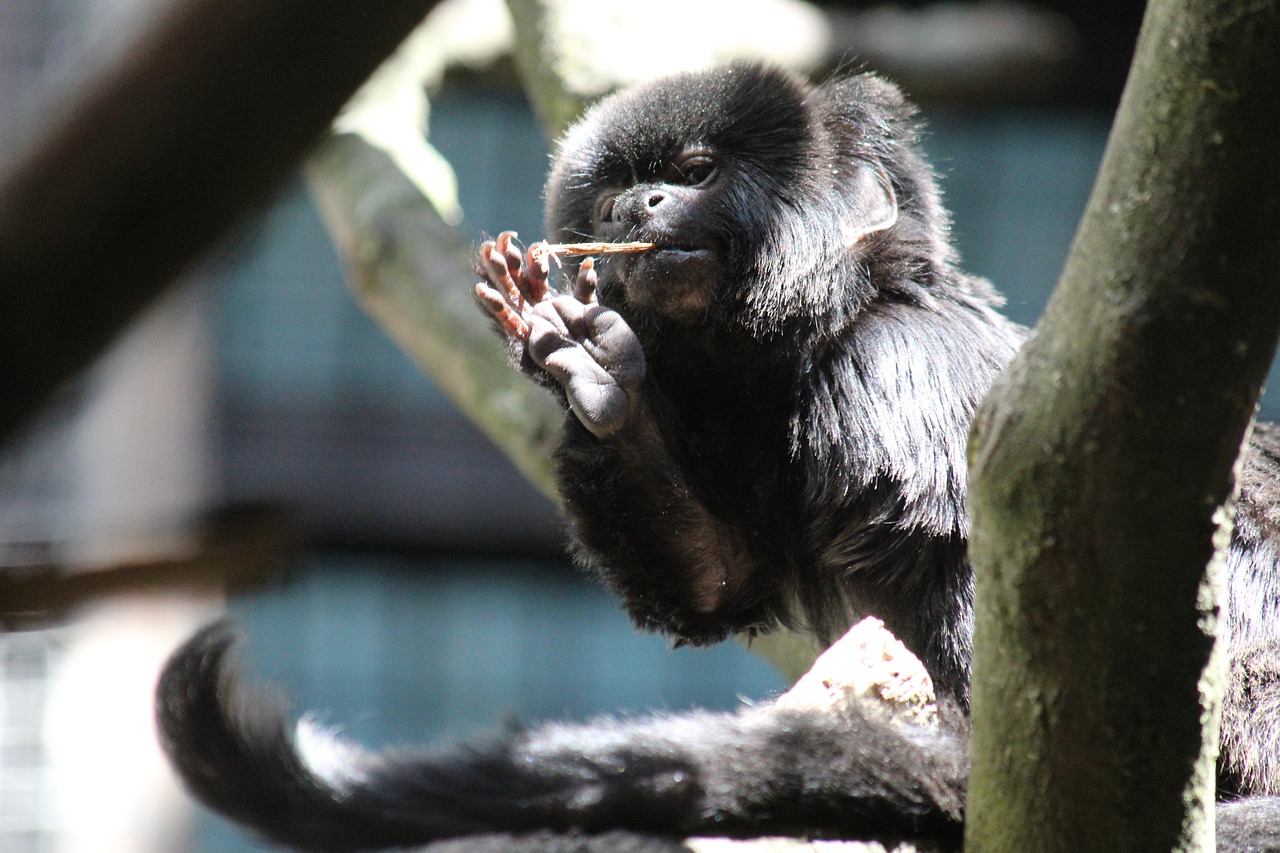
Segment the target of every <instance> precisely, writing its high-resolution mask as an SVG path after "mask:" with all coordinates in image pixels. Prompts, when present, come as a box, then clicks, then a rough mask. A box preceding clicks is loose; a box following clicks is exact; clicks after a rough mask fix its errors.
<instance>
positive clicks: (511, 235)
mask: <svg viewBox="0 0 1280 853" xmlns="http://www.w3.org/2000/svg"><path fill="white" fill-rule="evenodd" d="M517 236H518V235H517V234H516V232H514V231H503V232H502V233H501V234H499V235H498V239H497V240H495V241H494V248H496V249H497V250H498V251H499V252H501V253H502V258H503V260H505V261H506V262H507V273H508V274H509V275H510V276H511V278H512V279H514V280H515V282H516V284H520V283H521V280H522V279H523V278H524V271H523V269H522V267H523V263H522V261H521V259H520V249H519V247H518V246H516V245H514V241H515V239H516V237H517Z"/></svg>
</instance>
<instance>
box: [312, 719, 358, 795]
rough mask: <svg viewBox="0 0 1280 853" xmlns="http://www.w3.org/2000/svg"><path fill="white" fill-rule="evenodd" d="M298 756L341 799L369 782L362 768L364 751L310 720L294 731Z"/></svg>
mask: <svg viewBox="0 0 1280 853" xmlns="http://www.w3.org/2000/svg"><path fill="white" fill-rule="evenodd" d="M294 744H295V745H296V746H297V750H298V756H299V757H300V758H301V759H302V763H303V764H305V765H306V767H307V770H309V771H310V772H311V774H312V775H313V776H315V777H316V778H317V779H319V780H320V781H321V782H323V783H324V784H326V785H328V786H329V787H330V788H332V789H333V790H334V791H335V792H336V793H337V794H338V795H339V796H345V795H346V794H348V793H350V792H351V791H352V790H353V789H354V788H357V787H359V786H360V785H362V784H364V783H365V782H367V781H368V776H367V774H365V773H364V772H363V771H362V770H361V767H362V766H363V765H364V752H363V751H362V750H361V749H360V748H359V747H356V746H353V745H351V744H350V743H348V742H346V741H344V740H343V739H342V738H341V737H340V736H339V735H338V732H337V731H336V730H332V729H328V728H325V727H324V726H322V725H320V724H319V723H318V722H316V721H315V720H314V719H312V718H310V717H303V718H302V719H300V720H298V727H297V729H296V730H295V732H294Z"/></svg>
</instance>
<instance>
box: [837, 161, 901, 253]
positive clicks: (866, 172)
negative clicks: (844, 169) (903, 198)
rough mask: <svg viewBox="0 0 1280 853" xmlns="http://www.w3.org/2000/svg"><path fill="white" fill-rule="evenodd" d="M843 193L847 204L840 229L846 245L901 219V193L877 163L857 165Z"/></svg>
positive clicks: (888, 226) (889, 226)
mask: <svg viewBox="0 0 1280 853" xmlns="http://www.w3.org/2000/svg"><path fill="white" fill-rule="evenodd" d="M844 192H845V198H846V199H848V206H847V207H846V209H845V214H844V216H843V218H842V219H841V222H840V230H841V232H842V234H843V235H844V245H845V248H853V247H854V246H856V245H857V244H858V243H860V242H861V241H862V240H863V239H865V238H866V237H867V236H868V235H870V234H875V233H876V232H877V231H885V230H887V229H889V228H892V227H893V224H894V223H895V222H897V221H898V196H897V194H895V193H894V191H893V183H892V182H891V181H890V180H889V175H888V174H886V173H885V170H884V168H883V167H881V166H879V165H878V164H877V165H872V164H870V163H859V164H858V165H856V166H854V168H853V172H852V174H851V175H850V176H849V177H848V185H847V186H846V187H845V189H844Z"/></svg>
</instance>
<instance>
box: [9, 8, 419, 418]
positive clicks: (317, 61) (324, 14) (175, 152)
mask: <svg viewBox="0 0 1280 853" xmlns="http://www.w3.org/2000/svg"><path fill="white" fill-rule="evenodd" d="M433 5H435V2H434V0H368V2H363V3H361V4H359V8H358V9H357V8H355V7H346V6H343V7H341V9H340V11H339V7H335V6H333V5H331V4H324V3H313V2H308V0H273V2H270V3H262V2H258V0H183V1H182V2H180V3H178V4H176V5H175V6H174V7H173V8H172V9H170V10H169V11H168V13H167V14H166V15H165V16H164V17H163V19H161V20H159V21H158V22H156V24H155V25H154V26H153V27H152V28H151V29H150V30H149V31H148V32H147V33H145V34H144V36H143V37H142V38H141V39H140V40H139V41H138V43H137V44H136V45H135V46H134V47H133V48H132V49H131V50H129V51H127V52H126V53H125V54H123V58H122V59H121V60H120V61H119V62H117V63H116V65H115V66H114V67H112V68H109V69H107V70H106V72H105V73H103V74H102V75H101V76H100V77H99V82H98V83H97V84H96V85H95V86H94V87H93V88H92V89H91V90H90V91H89V92H87V93H86V94H85V95H84V97H83V98H82V99H81V100H80V101H79V103H78V104H76V105H75V107H74V108H73V109H72V110H71V111H70V112H69V113H68V114H67V115H66V116H65V117H64V118H63V119H62V120H61V121H60V122H58V123H56V125H54V126H53V127H51V129H50V130H49V132H48V133H47V134H45V136H44V137H43V138H42V139H41V140H39V141H38V144H37V145H36V146H35V147H34V148H33V149H32V150H31V151H30V152H29V153H28V154H27V155H26V156H25V157H24V158H22V159H20V160H19V161H17V162H16V164H15V166H14V167H13V168H12V170H11V171H10V172H9V174H8V175H7V177H6V178H5V179H4V180H3V182H0V317H4V318H5V330H4V334H3V335H0V387H3V388H4V395H3V397H2V398H0V439H4V438H5V437H7V436H8V435H9V434H10V433H11V432H12V431H13V430H14V428H15V427H17V426H19V425H20V424H22V423H23V422H24V421H26V420H27V419H28V418H29V417H31V416H32V415H33V414H34V413H35V412H36V411H37V410H38V409H39V407H40V406H41V405H42V404H43V402H44V400H45V398H46V396H47V395H48V394H49V393H50V392H51V391H52V390H54V389H55V388H56V387H58V386H59V385H61V384H62V383H64V382H66V381H67V380H68V379H70V378H71V377H72V376H73V375H74V374H76V373H77V372H78V371H80V370H81V369H83V368H84V367H86V366H87V365H88V364H89V362H90V361H91V360H92V359H93V357H94V356H95V355H96V354H97V353H98V352H99V351H100V350H101V349H102V348H103V347H104V346H105V345H106V344H107V343H108V342H109V341H110V340H111V339H112V337H113V336H114V335H115V334H116V332H118V331H119V330H120V328H121V327H122V326H123V325H124V324H125V323H126V322H127V321H128V320H129V318H131V317H132V316H133V315H134V314H135V313H136V312H137V311H138V310H139V309H140V308H141V307H142V306H143V305H145V304H146V303H147V302H148V301H149V300H150V299H151V298H152V297H153V296H155V294H156V293H157V292H158V291H159V290H160V288H161V287H162V286H163V285H164V284H165V283H167V282H168V281H169V280H170V278H171V277H172V276H173V275H174V274H175V273H177V272H178V271H179V270H180V269H181V268H182V267H183V265H185V264H186V263H187V262H189V261H190V260H191V258H193V257H195V256H196V255H198V254H199V253H200V252H202V251H204V250H206V249H207V248H208V247H209V246H210V245H211V244H212V243H213V242H214V241H215V240H217V239H218V238H219V237H220V236H221V235H222V234H223V233H224V232H225V231H226V229H227V228H228V226H230V225H231V224H232V223H233V222H234V221H235V220H236V219H237V217H239V216H240V215H241V214H243V213H244V212H245V211H247V210H248V209H250V208H251V207H252V206H253V205H255V204H257V203H260V202H262V201H264V200H265V199H267V198H268V197H269V196H270V194H271V192H272V191H273V190H274V189H275V188H276V187H277V186H278V185H279V183H280V181H281V180H282V178H283V177H284V176H285V175H287V174H288V173H289V172H290V171H291V170H292V168H293V167H294V165H295V164H296V162H297V160H298V159H299V158H300V157H301V156H302V154H303V152H304V151H305V150H306V149H307V147H308V146H310V145H311V144H312V143H313V142H314V141H315V140H316V139H317V138H318V137H319V135H320V134H321V132H323V131H324V130H325V129H326V128H327V127H328V125H329V123H330V121H331V120H332V119H333V117H334V115H335V114H336V113H337V112H338V109H339V107H341V106H342V104H343V102H344V101H346V99H347V98H348V97H349V96H350V95H351V93H352V92H354V91H355V89H356V87H357V86H359V85H360V83H361V81H363V80H364V79H365V78H366V77H367V76H368V75H369V74H370V73H371V72H372V71H373V70H374V68H375V67H377V65H378V63H379V62H380V61H381V60H382V59H383V58H384V57H385V56H387V55H388V54H389V53H391V51H392V50H393V49H394V48H395V46H396V44H398V43H399V41H400V40H401V39H402V38H403V37H404V36H405V35H406V34H407V33H408V32H409V31H410V30H411V29H412V28H413V26H414V24H416V23H417V22H418V21H420V20H421V19H422V17H423V15H425V14H426V11H427V10H428V9H429V8H431V7H432V6H433Z"/></svg>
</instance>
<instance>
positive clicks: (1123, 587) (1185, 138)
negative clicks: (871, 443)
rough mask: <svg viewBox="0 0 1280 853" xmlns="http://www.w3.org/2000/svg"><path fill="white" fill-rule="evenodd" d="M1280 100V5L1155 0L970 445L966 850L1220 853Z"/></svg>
mask: <svg viewBox="0 0 1280 853" xmlns="http://www.w3.org/2000/svg"><path fill="white" fill-rule="evenodd" d="M1277 103H1280V5H1278V4H1276V3H1275V2H1254V3H1246V4H1239V3H1236V2H1230V0H1207V2H1201V0H1194V2H1193V0H1154V2H1152V3H1151V4H1150V6H1149V7H1148V11H1147V18H1146V21H1145V23H1144V26H1143V30H1142V35H1141V38H1140V40H1139V45H1138V52H1137V56H1136V58H1135V60H1134V65H1133V69H1132V72H1131V75H1130V78H1129V82H1128V84H1127V87H1126V91H1125V95H1124V99H1123V101H1122V103H1121V106H1120V111H1119V114H1118V115H1117V118H1116V124H1115V128H1114V130H1113V132H1112V137H1111V141H1110V143H1109V145H1108V148H1107V152H1106V156H1105V158H1104V162H1103V165H1102V169H1101V173H1100V175H1099V178H1098V182H1097V185H1096V186H1095V189H1094V193H1093V196H1092V198H1091V199H1090V202H1089V206H1088V209H1087V211H1086V213H1085V216H1084V219H1083V222H1082V224H1081V227H1080V232H1079V234H1078V235H1077V238H1076V241H1075V244H1074V245H1073V247H1072V250H1071V253H1070V256H1069V258H1068V261H1067V266H1066V269H1065V271H1064V272H1063V276H1062V279H1061V282H1060V284H1059V286H1058V289H1057V291H1056V292H1055V294H1054V296H1053V299H1052V300H1051V302H1050V304H1049V306H1048V308H1047V310H1046V313H1045V316H1044V319H1043V320H1042V321H1041V323H1040V325H1039V327H1038V328H1037V331H1036V333H1035V335H1034V337H1033V338H1032V340H1031V341H1030V342H1029V343H1028V344H1027V345H1026V347H1025V348H1024V349H1023V351H1022V352H1021V353H1020V354H1019V356H1018V358H1017V359H1016V360H1015V361H1014V363H1013V365H1012V366H1011V367H1010V368H1009V370H1008V371H1007V372H1006V373H1005V374H1004V376H1003V377H1002V378H1001V380H1000V381H999V382H998V383H997V386H996V388H994V389H993V391H992V393H991V394H990V395H989V397H988V399H987V401H986V402H985V403H984V405H983V407H982V410H981V411H980V413H979V417H978V419H977V422H976V424H975V432H974V436H973V439H972V442H971V446H970V461H971V468H972V483H971V492H970V498H971V508H972V513H973V518H974V531H973V538H972V545H971V551H972V555H973V559H974V562H975V564H976V567H977V570H978V613H977V637H976V657H975V667H974V669H975V673H974V691H973V710H974V728H975V735H974V775H973V785H972V789H971V792H970V806H969V818H968V832H967V838H966V840H967V845H966V848H967V849H972V850H1039V851H1055V850H1063V851H1065V850H1072V851H1087V850H1139V849H1142V850H1173V849H1176V850H1211V849H1212V846H1213V832H1212V830H1213V825H1212V819H1211V814H1212V808H1211V805H1212V802H1213V757H1214V754H1215V752H1216V735H1215V734H1214V732H1215V731H1216V722H1217V715H1218V712H1219V706H1220V696H1221V693H1220V690H1221V681H1222V677H1223V665H1222V664H1223V661H1222V659H1221V658H1222V655H1221V653H1220V651H1215V645H1214V637H1215V633H1216V628H1217V625H1218V618H1219V616H1220V612H1221V611H1220V608H1221V606H1222V603H1223V598H1222V597H1221V590H1220V589H1219V587H1220V575H1221V560H1222V553H1221V551H1217V552H1215V549H1214V542H1215V541H1216V542H1217V543H1218V544H1219V546H1221V545H1222V543H1224V542H1225V541H1226V533H1227V532H1228V530H1229V524H1230V513H1229V512H1223V511H1222V508H1223V507H1224V506H1225V505H1226V504H1227V503H1228V498H1229V497H1230V495H1231V493H1232V487H1233V482H1232V465H1233V461H1234V459H1235V457H1236V454H1237V452H1238V450H1239V448H1240V444H1241V440H1242V437H1243V436H1244V434H1245V431H1246V429H1247V427H1248V424H1249V421H1250V418H1251V416H1252V415H1253V412H1254V407H1255V403H1256V401H1257V397H1258V392H1259V387H1260V385H1261V382H1262V379H1263V377H1264V376H1265V373H1266V370H1267V367H1268V365H1269V363H1270V361H1271V357H1272V354H1273V351H1274V349H1275V343H1276V336H1277V331H1278V330H1280V287H1277V270H1280V239H1277V234H1280V159H1278V158H1277V157H1276V155H1275V145H1276V140H1277V139H1280V111H1278V110H1276V109H1274V105H1275V104H1277ZM1215 536H1216V537H1217V538H1216V540H1215Z"/></svg>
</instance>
